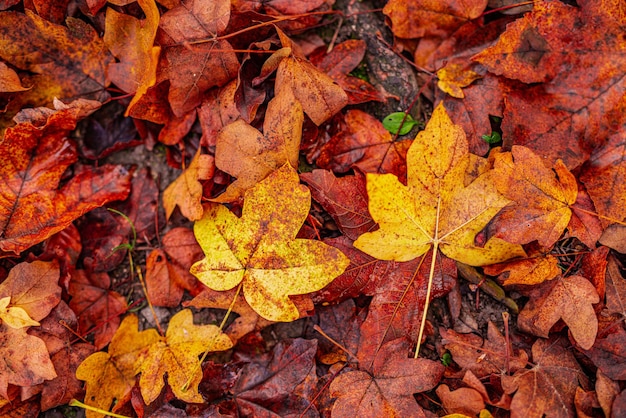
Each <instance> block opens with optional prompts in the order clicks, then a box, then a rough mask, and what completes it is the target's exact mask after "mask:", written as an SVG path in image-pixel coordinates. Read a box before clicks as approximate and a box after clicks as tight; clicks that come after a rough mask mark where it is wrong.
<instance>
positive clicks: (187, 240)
mask: <svg viewBox="0 0 626 418" xmlns="http://www.w3.org/2000/svg"><path fill="white" fill-rule="evenodd" d="M161 242H162V244H163V246H162V249H160V250H154V251H152V252H151V253H150V255H149V256H148V258H147V260H146V287H147V289H148V295H147V296H148V298H149V299H150V301H151V302H152V304H153V305H155V306H168V307H176V306H178V305H180V301H181V299H182V297H183V291H184V290H187V291H189V292H190V293H192V294H194V293H198V290H199V289H198V287H200V283H199V282H198V281H197V280H196V278H195V277H194V276H193V275H191V273H189V268H190V267H191V265H192V264H193V263H195V262H197V261H200V260H201V259H202V256H203V254H202V248H200V246H199V245H198V243H197V242H196V238H195V237H194V235H193V231H191V230H190V229H187V228H174V229H172V230H170V231H169V232H168V233H167V234H165V236H164V237H163V238H162V241H161Z"/></svg>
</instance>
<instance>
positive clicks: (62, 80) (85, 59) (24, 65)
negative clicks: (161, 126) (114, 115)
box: [0, 10, 113, 125]
mask: <svg viewBox="0 0 626 418" xmlns="http://www.w3.org/2000/svg"><path fill="white" fill-rule="evenodd" d="M0 22H1V23H0V58H2V59H3V60H5V61H6V62H8V63H11V64H12V65H13V66H15V67H17V68H19V69H21V70H24V71H27V72H28V74H27V75H25V76H23V77H22V83H24V84H25V85H26V86H32V88H31V89H30V90H28V91H25V92H23V93H20V94H19V96H17V98H15V99H13V100H12V103H11V104H10V108H9V110H8V111H7V112H6V113H5V114H4V115H3V117H2V119H3V122H9V121H10V119H11V117H13V115H15V113H16V112H17V111H18V110H20V109H21V108H22V107H25V105H27V104H28V106H29V107H31V106H49V105H51V104H52V101H53V98H55V97H56V98H59V99H63V98H67V99H75V98H79V97H82V98H85V99H94V100H98V101H104V100H106V99H108V97H109V94H108V93H107V92H106V90H105V88H106V87H107V86H108V81H107V66H108V65H109V64H110V63H111V62H113V57H112V56H111V55H110V54H109V53H108V52H107V51H106V47H105V46H104V43H103V42H102V40H101V39H100V38H99V37H98V34H97V33H96V31H95V30H94V28H93V27H91V26H90V25H88V24H87V23H85V22H83V21H82V20H80V19H76V18H73V17H68V18H67V20H66V25H67V26H61V25H56V24H54V23H51V22H48V21H46V20H45V19H43V18H42V17H39V16H37V15H36V14H34V13H32V12H31V11H29V10H26V14H22V13H18V12H1V13H0ZM3 125H4V123H3Z"/></svg>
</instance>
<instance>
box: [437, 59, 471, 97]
mask: <svg viewBox="0 0 626 418" xmlns="http://www.w3.org/2000/svg"><path fill="white" fill-rule="evenodd" d="M437 78H438V81H437V87H439V88H440V89H441V90H442V91H444V92H446V93H448V94H449V95H450V96H452V97H456V98H457V99H463V98H464V97H465V94H463V87H467V86H469V85H470V84H472V83H473V82H474V81H476V80H478V79H479V78H481V75H480V74H478V73H477V72H475V71H473V70H471V69H469V68H468V67H467V66H466V65H462V64H456V63H450V64H448V65H446V66H445V67H443V68H441V69H440V70H438V71H437Z"/></svg>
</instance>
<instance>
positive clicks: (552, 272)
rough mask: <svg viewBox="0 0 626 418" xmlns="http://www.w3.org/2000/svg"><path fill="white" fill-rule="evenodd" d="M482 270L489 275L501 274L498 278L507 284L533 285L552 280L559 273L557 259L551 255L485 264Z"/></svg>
mask: <svg viewBox="0 0 626 418" xmlns="http://www.w3.org/2000/svg"><path fill="white" fill-rule="evenodd" d="M484 271H485V274H488V275H490V276H497V275H500V274H501V276H500V278H499V280H501V281H503V283H502V284H504V285H507V286H508V285H513V284H524V285H535V284H539V283H543V282H545V281H546V280H552V279H554V278H555V277H556V276H558V275H559V274H561V269H560V268H559V261H558V260H557V258H556V257H554V256H552V255H546V256H538V257H533V258H528V259H525V260H513V261H509V262H507V263H501V264H494V265H491V266H485V267H484ZM502 273H504V274H502Z"/></svg>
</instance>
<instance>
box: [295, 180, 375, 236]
mask: <svg viewBox="0 0 626 418" xmlns="http://www.w3.org/2000/svg"><path fill="white" fill-rule="evenodd" d="M300 178H301V179H302V180H303V181H304V182H305V183H307V184H308V185H309V188H310V189H311V195H312V196H313V199H315V200H316V201H317V202H319V204H321V205H322V207H323V208H324V209H325V210H326V212H328V214H329V215H330V216H332V218H333V219H334V221H335V223H336V224H337V227H338V228H339V230H340V231H341V232H342V233H343V234H344V235H345V236H346V237H348V238H349V239H351V240H355V239H357V238H358V237H359V235H361V234H363V233H365V232H369V231H371V230H372V229H373V228H374V225H375V223H374V221H373V220H372V217H371V216H370V214H369V212H368V211H367V189H366V187H365V176H364V175H363V173H361V172H360V171H358V170H355V175H354V176H345V177H335V175H334V174H333V173H332V172H331V171H327V170H313V171H311V172H310V173H302V174H300Z"/></svg>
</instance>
